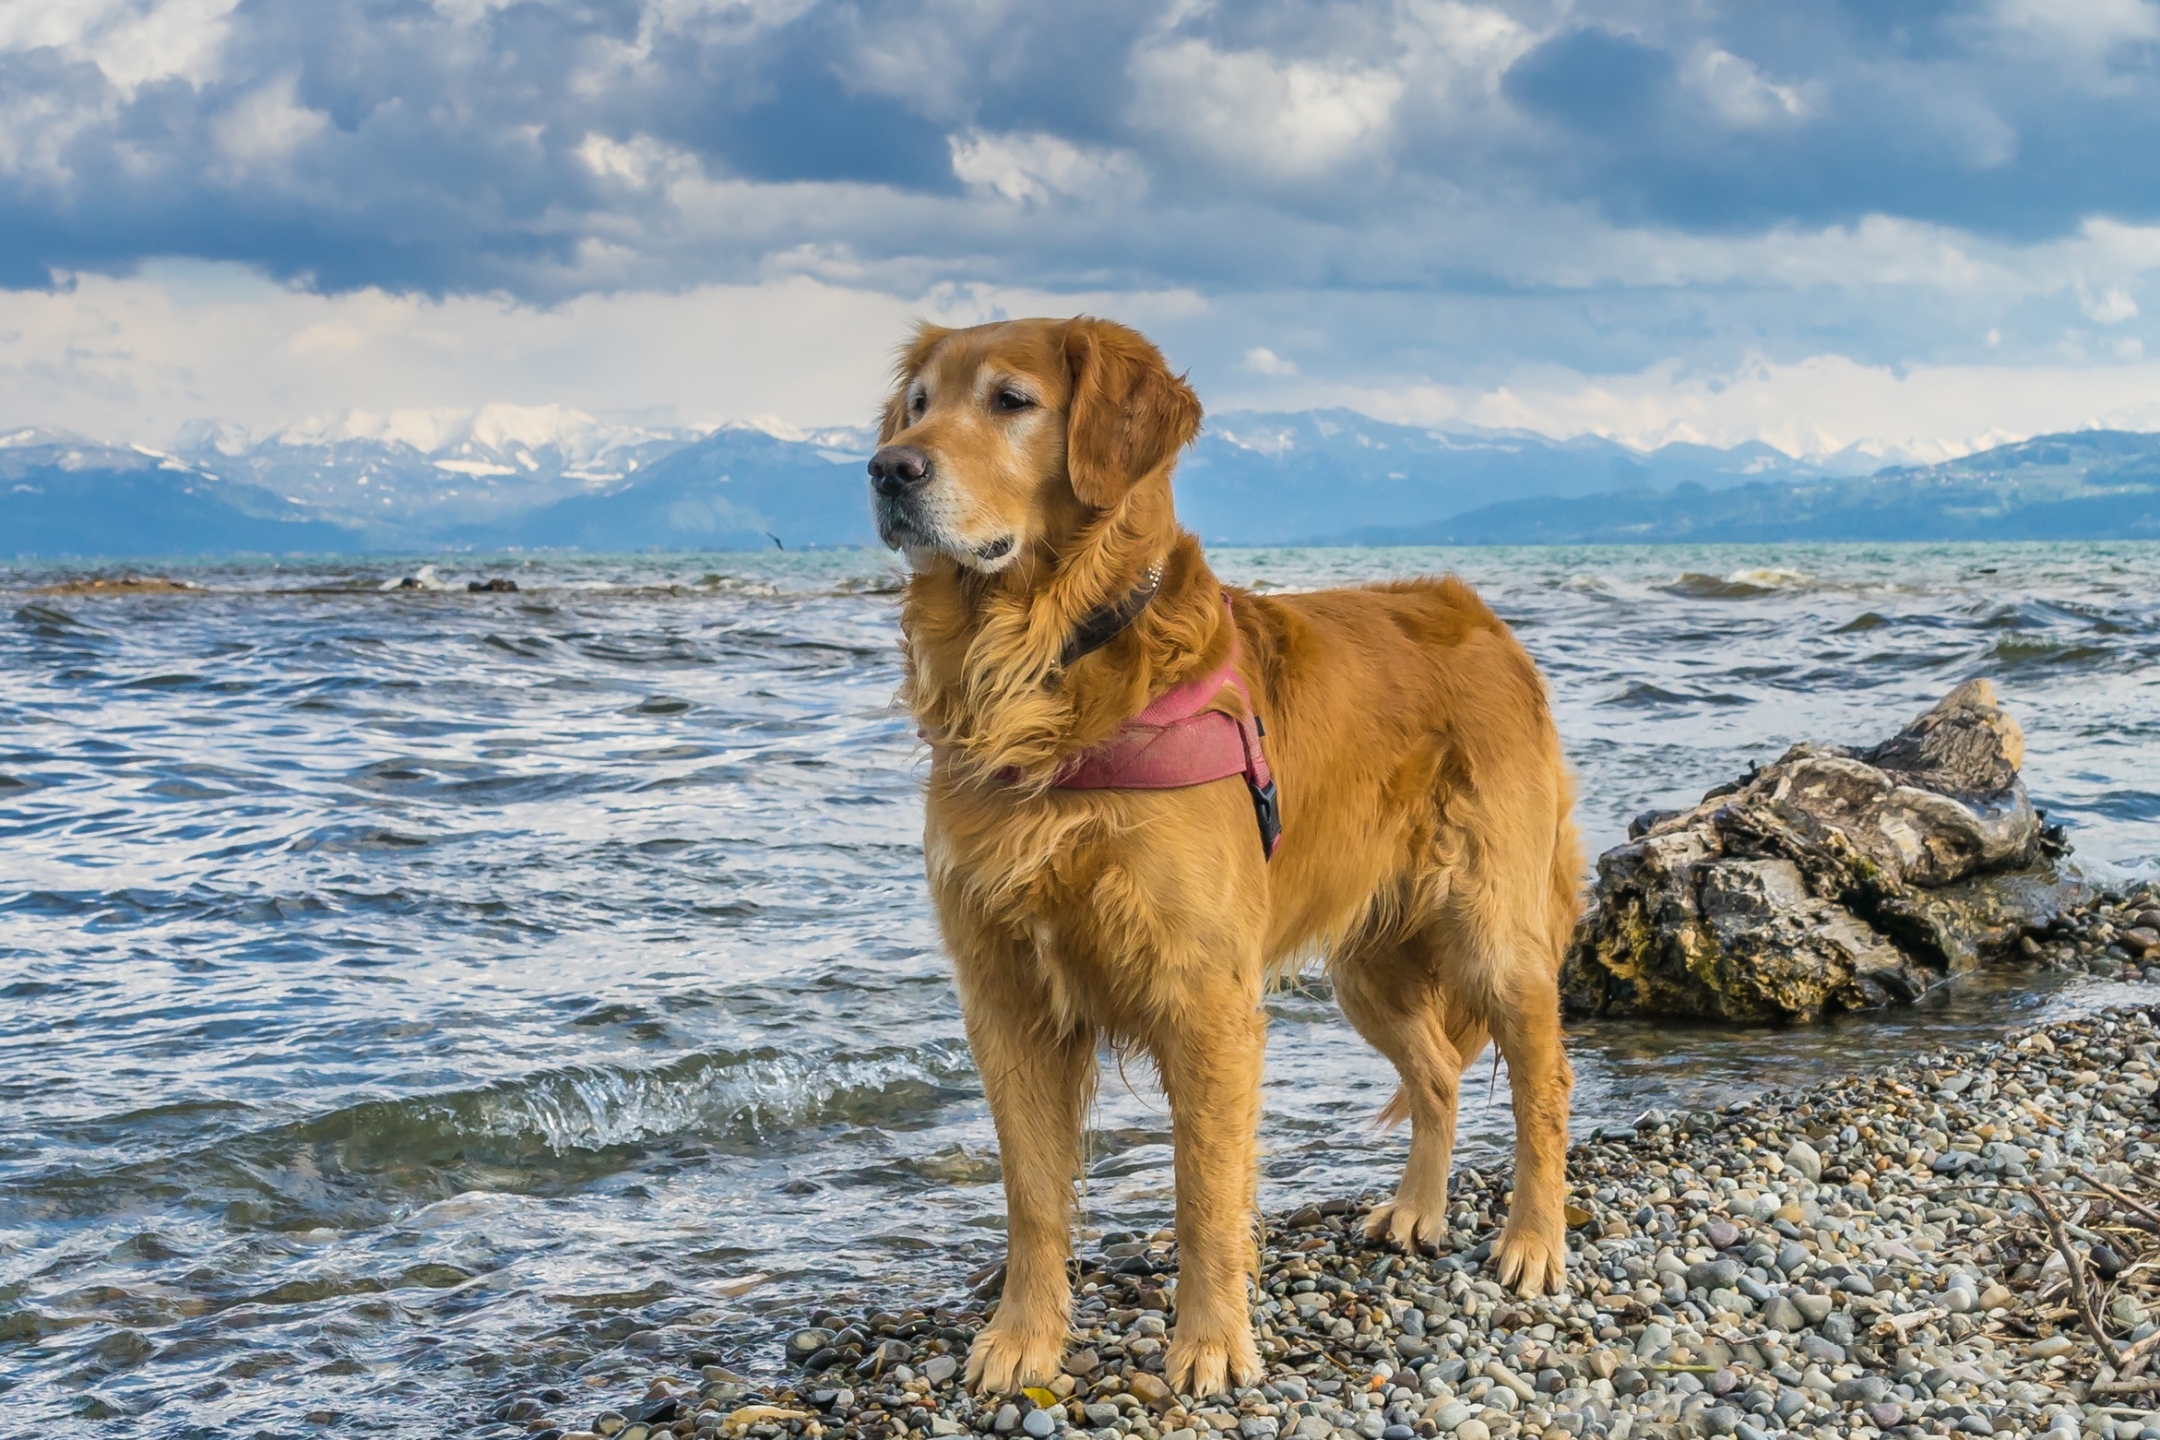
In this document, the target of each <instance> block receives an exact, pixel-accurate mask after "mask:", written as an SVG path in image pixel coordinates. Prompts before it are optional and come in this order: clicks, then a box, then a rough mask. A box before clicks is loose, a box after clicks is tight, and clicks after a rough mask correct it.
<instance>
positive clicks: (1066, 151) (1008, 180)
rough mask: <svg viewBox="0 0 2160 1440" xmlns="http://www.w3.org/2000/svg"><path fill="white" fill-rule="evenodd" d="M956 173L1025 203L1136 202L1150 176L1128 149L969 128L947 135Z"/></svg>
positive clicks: (986, 188)
mask: <svg viewBox="0 0 2160 1440" xmlns="http://www.w3.org/2000/svg"><path fill="white" fill-rule="evenodd" d="M948 143H949V144H950V145H951V146H952V168H953V174H954V175H956V176H958V177H959V178H960V179H961V180H962V181H963V182H965V183H966V184H968V185H971V186H974V187H976V188H977V189H979V190H988V191H990V192H992V193H994V194H997V195H1002V196H1003V197H1004V198H1005V199H1007V200H1010V201H1013V202H1014V203H1015V204H1021V205H1047V204H1049V203H1050V202H1051V201H1052V200H1055V199H1060V198H1071V199H1077V200H1086V201H1104V200H1128V201H1129V200H1136V199H1138V198H1139V197H1140V194H1141V192H1142V191H1143V190H1145V188H1146V175H1145V172H1143V171H1142V169H1141V168H1140V162H1139V159H1138V158H1137V157H1136V156H1134V155H1133V154H1132V153H1131V152H1130V151H1125V150H1107V149H1101V148H1082V147H1081V146H1078V145H1075V144H1073V143H1072V142H1071V141H1069V140H1062V139H1060V138H1058V137H1057V136H1055V135H1044V134H1032V135H997V134H992V133H989V132H987V131H982V130H970V131H967V132H966V133H964V134H959V135H953V136H950V137H948Z"/></svg>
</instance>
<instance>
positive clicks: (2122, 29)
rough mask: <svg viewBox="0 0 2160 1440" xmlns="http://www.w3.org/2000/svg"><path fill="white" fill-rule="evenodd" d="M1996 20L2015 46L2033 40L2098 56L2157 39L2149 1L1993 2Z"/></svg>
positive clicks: (2159, 10) (2158, 28)
mask: <svg viewBox="0 0 2160 1440" xmlns="http://www.w3.org/2000/svg"><path fill="white" fill-rule="evenodd" d="M1995 22H1996V24H1998V25H1999V26H2001V27H2002V28H2003V29H2004V30H2005V31H2008V32H2009V36H2010V38H2011V40H2012V42H2013V43H2026V44H2030V43H2031V42H2032V41H2034V40H2039V41H2041V42H2043V43H2047V44H2052V45H2055V46H2058V47H2060V48H2062V49H2065V50H2069V51H2072V52H2082V53H2084V54H2087V55H2095V56H2097V55H2100V54H2103V53H2105V52H2106V51H2108V50H2110V49H2112V48H2113V47H2115V46H2117V45H2120V44H2124V43H2126V42H2131V41H2137V40H2160V5H2156V4H2155V3H2153V0H1997V4H1996V6H1995Z"/></svg>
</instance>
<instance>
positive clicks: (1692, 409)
mask: <svg viewBox="0 0 2160 1440" xmlns="http://www.w3.org/2000/svg"><path fill="white" fill-rule="evenodd" d="M1314 398H1315V399H1322V400H1324V401H1325V403H1331V404H1338V405H1345V406H1348V407H1350V408H1353V409H1357V410H1362V411H1365V412H1366V413H1368V414H1372V415H1375V416H1378V417H1380V418H1382V419H1389V420H1398V421H1402V422H1405V423H1415V424H1427V425H1441V424H1446V423H1449V422H1454V423H1459V424H1471V425H1489V426H1499V427H1512V428H1519V429H1524V430H1534V431H1538V432H1540V433H1543V434H1548V435H1556V436H1566V435H1581V434H1596V435H1603V436H1606V437H1608V438H1610V439H1613V440H1617V441H1620V442H1621V443H1622V444H1626V445H1633V446H1637V447H1639V448H1643V449H1650V448H1654V447H1656V446H1659V445H1665V444H1670V443H1673V442H1676V441H1690V442H1695V443H1701V444H1711V445H1735V444H1739V443H1741V442H1742V441H1746V440H1761V441H1764V442H1766V443H1768V444H1770V445H1774V446H1776V447H1777V448H1778V449H1780V450H1783V451H1785V452H1786V453H1787V454H1789V455H1823V454H1829V453H1831V452H1834V451H1838V450H1843V449H1846V448H1847V447H1850V446H1859V447H1861V448H1862V449H1863V450H1866V451H1868V452H1870V453H1875V454H1886V455H1891V456H1911V457H1913V458H1915V459H1918V460H1921V461H1929V460H1942V459H1950V458H1953V457H1956V456H1959V455H1966V454H1970V453H1972V452H1973V451H1975V450H1980V449H1985V448H1987V447H1988V446H1990V445H1999V444H2003V443H2006V442H2008V441H2012V440H2017V439H2022V438H2024V437H2026V436H2029V435H2036V434H2043V433H2047V432H2050V431H2057V430H2078V429H2088V428H2093V427H2106V428H2111V429H2127V430H2154V429H2160V362H2152V361H2136V362H2135V363H2118V364H2113V365H1933V366H1910V367H1905V368H1903V369H1893V368H1891V367H1887V366H1873V365H1862V364H1859V363H1857V362H1855V361H1853V360H1852V359H1850V358H1848V357H1846V356H1843V355H1834V354H1825V355H1815V356H1811V357H1809V358H1807V359H1805V360H1801V361H1797V362H1794V363H1790V364H1774V363H1772V362H1769V361H1767V360H1764V359H1762V358H1761V357H1759V356H1757V357H1751V358H1750V359H1749V360H1748V361H1747V362H1746V363H1744V364H1742V365H1741V366H1739V367H1737V368H1735V369H1733V370H1730V371H1725V372H1720V373H1713V374H1702V373H1687V372H1684V371H1683V370H1682V368H1681V367H1680V366H1679V365H1678V364H1677V363H1666V364H1661V365H1656V366H1652V367H1650V368H1648V369H1646V370H1643V371H1640V372H1637V373H1635V374H1630V375H1582V374H1577V373H1573V372H1569V371H1564V370H1558V369H1547V370H1532V371H1526V372H1525V373H1523V374H1522V375H1520V376H1518V377H1517V378H1515V379H1513V380H1511V381H1510V382H1508V383H1505V384H1501V385H1497V386H1491V387H1474V386H1443V385H1412V386H1400V387H1358V386H1335V387H1329V388H1327V389H1326V391H1325V392H1324V394H1321V395H1316V396H1315V397H1314Z"/></svg>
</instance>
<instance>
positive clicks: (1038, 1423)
mask: <svg viewBox="0 0 2160 1440" xmlns="http://www.w3.org/2000/svg"><path fill="white" fill-rule="evenodd" d="M1020 1429H1021V1432H1022V1433H1023V1434H1025V1435H1027V1437H1028V1440H1050V1437H1051V1436H1052V1435H1055V1434H1056V1433H1057V1421H1056V1420H1054V1419H1052V1418H1051V1415H1050V1412H1049V1411H1048V1410H1030V1411H1028V1412H1027V1414H1025V1415H1023V1416H1021V1417H1020Z"/></svg>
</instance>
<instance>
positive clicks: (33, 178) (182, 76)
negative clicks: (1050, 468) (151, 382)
mask: <svg viewBox="0 0 2160 1440" xmlns="http://www.w3.org/2000/svg"><path fill="white" fill-rule="evenodd" d="M187 14H193V15H195V16H196V18H195V19H193V20H192V21H187V20H185V15H187ZM160 15H163V16H165V17H166V18H167V19H171V18H172V17H174V16H176V15H177V16H181V17H182V19H181V20H178V21H175V22H174V23H175V24H181V25H182V26H183V28H185V26H186V25H192V26H193V28H194V31H195V34H194V39H195V40H196V41H197V42H199V43H197V44H196V45H195V51H196V52H199V53H194V54H193V56H192V58H187V59H184V60H161V59H160V58H159V57H160V56H161V55H170V54H174V53H177V52H176V51H175V50H174V48H173V44H172V42H171V41H170V40H165V41H159V40H157V38H156V35H155V34H154V33H153V34H151V38H149V39H144V38H142V37H143V35H144V34H146V33H150V32H147V31H145V30H144V27H146V26H154V22H156V21H157V20H158V19H159V17H160ZM130 26H134V27H136V28H135V29H134V30H130V29H129V27H130ZM131 36H132V37H133V38H132V39H131V38H130V37H131ZM161 44H162V45H163V46H164V47H165V48H164V49H163V50H161V49H160V48H159V46H160V45H161ZM181 48H182V49H185V48H186V47H181ZM146 55H148V56H149V57H150V58H148V59H145V58H144V57H145V56H146ZM0 213H5V214H6V215H7V216H8V217H9V218H8V223H7V224H6V225H5V226H0V284H4V285H8V286H16V287H23V286H38V285H43V284H46V283H48V276H49V274H50V272H52V271H54V270H59V271H69V270H81V269H91V270H99V269H124V268H126V267H128V266H130V265H132V264H134V263H135V262H137V261H139V260H142V259H145V258H148V257H154V256H166V255H183V256H195V257H204V258H211V259H221V260H235V261H240V262H244V263H248V264H252V265H258V266H261V267H263V268H264V269H266V270H268V271H269V272H271V273H273V274H276V275H279V276H281V277H286V278H290V279H296V280H300V281H303V282H305V283H309V284H313V285H316V286H319V287H324V288H330V289H344V288H352V287H358V286H365V285H381V286H386V287H391V288H398V289H417V290H423V291H429V292H445V291H470V290H502V291H505V292H507V293H510V294H513V295H517V296H519V297H522V298H530V299H548V298H553V297H559V296H562V295H566V294H570V293H575V292H578V291H581V290H590V289H596V288H610V287H616V286H625V285H628V286H655V285H662V286H664V285H679V284H686V283H692V282H696V281H701V280H713V279H744V278H753V277H756V276H758V275H760V274H766V273H770V272H771V271H772V270H773V269H774V268H776V267H777V268H799V269H810V270H813V271H820V272H821V273H844V274H847V275H850V276H853V277H855V278H856V279H858V280H862V281H866V282H867V283H872V284H878V283H886V284H892V285H896V286H905V285H916V284H921V283H926V282H927V281H929V280H934V279H936V278H939V277H940V276H957V275H966V276H969V277H973V278H983V279H994V280H1001V281H1006V282H1010V283H1019V284H1040V285H1051V286H1073V285H1079V284H1116V285H1128V286H1135V285H1137V286H1146V285H1166V284H1167V285H1186V286H1192V287H1194V288H1198V289H1203V290H1206V289H1218V288H1268V287H1321V288H1325V287H1329V286H1396V287H1409V288H1414V289H1425V290H1463V289H1468V290H1472V291H1475V290H1478V289H1480V288H1484V289H1491V288H1494V287H1498V288H1501V289H1506V288H1508V287H1512V286H1517V285H1522V284H1532V285H1535V284H1536V283H1538V281H1537V277H1536V275H1535V274H1534V273H1529V272H1528V271H1526V270H1525V267H1524V262H1523V255H1524V244H1523V241H1522V238H1521V237H1522V236H1524V235H1525V234H1526V233H1530V232H1536V233H1538V234H1539V235H1542V236H1543V237H1544V240H1545V242H1546V243H1547V244H1548V246H1549V247H1550V248H1552V249H1553V250H1555V251H1564V250H1566V249H1567V248H1568V236H1569V235H1570V234H1571V233H1572V234H1578V235H1579V236H1580V237H1581V238H1580V248H1582V249H1585V250H1588V249H1593V248H1595V247H1596V246H1597V245H1598V244H1600V243H1602V242H1601V241H1600V240H1599V239H1598V236H1600V235H1603V234H1609V233H1610V232H1611V231H1613V230H1615V229H1621V230H1624V229H1626V228H1628V227H1650V228H1653V229H1657V230H1660V231H1666V232H1678V233H1681V234H1697V235H1706V236H1733V235H1746V234H1758V233H1766V232H1775V231H1778V230H1780V229H1781V228H1782V229H1792V228H1798V229H1807V228H1811V227H1823V226H1832V225H1850V224H1852V223H1854V222H1857V221H1859V220H1861V219H1862V218H1864V217H1867V216H1873V215H1887V216H1892V217H1902V218H1905V219H1909V220H1913V221H1920V222H1927V223H1929V224H1933V225H1939V226H1947V227H1956V228H1958V229H1961V230H1964V231H1969V232H1972V233H1974V234H1976V235H1978V236H1981V237H1996V238H2000V239H2004V240H2009V241H2015V242H2024V241H2031V240H2035V239H2043V238H2046V237H2052V236H2060V235H2064V234H2068V233H2071V232H2073V231H2075V230H2076V229H2077V227H2079V226H2080V225H2081V224H2083V223H2084V222H2086V221H2088V220H2091V219H2092V218H2094V217H2108V218H2113V219H2116V220H2122V221H2130V222H2142V221H2149V220H2151V219H2154V218H2155V217H2156V216H2160V11H2156V9H2155V7H2154V6H2153V5H2151V4H2148V3H2145V0H2086V3H2074V0H2058V3H2049V4H2042V3H2039V0H1989V3H1985V4H1962V5H1947V4H1919V3H1913V0H1872V3H1852V4H1834V3H1829V0H1816V3H1812V4H1805V3H1803V4H1791V5H1777V6H1763V5H1747V4H1734V5H1729V6H1717V5H1702V6H1690V7H1684V8H1683V7H1677V6H1671V5H1662V4H1647V3H1645V4H1639V5H1630V4H1623V3H1613V0H1607V3H1597V0H1591V3H1584V4H1576V5H1573V6H1569V7H1564V9H1563V7H1559V6H1557V5H1548V4H1533V3H1515V4H1502V5H1493V6H1482V7H1481V6H1475V5H1463V4H1449V3H1431V0H1399V3H1397V4H1394V5H1387V4H1358V5H1351V4H1335V5H1327V4H1288V3H1280V0H1264V3H1259V4H1253V5H1240V6H1221V7H1207V6H1200V7H1193V6H1177V7H1172V6H1169V5H1163V4H1154V5H1149V4H1141V3H1137V0H1122V3H1120V0H1112V3H1106V4H1100V5H1089V6H1043V5H1035V4H1023V3H1006V4H998V3H959V0H905V3H895V4H847V3H819V0H810V3H759V0H752V3H741V4H729V3H698V0H600V3H568V0H518V3H510V4H489V3H484V0H438V3H432V4H431V3H425V0H249V3H245V4H241V5H239V6H238V7H237V8H233V9H231V10H230V12H229V13H226V14H223V15H222V16H220V15H218V14H216V13H214V7H213V9H212V10H210V11H205V10H204V8H203V6H202V4H201V0H196V3H195V4H193V5H192V6H191V7H190V9H189V10H188V11H187V12H180V11H177V10H174V9H173V8H172V7H170V6H161V5H159V4H155V3H151V0H52V4H51V6H50V8H49V9H48V11H47V12H45V13H44V15H43V16H42V18H41V19H40V20H39V21H37V22H35V23H26V24H22V25H17V26H15V27H14V29H13V30H0ZM1600 227H1603V228H1602V229H1600ZM1530 248H1531V249H1532V250H1533V251H1535V249H1536V246H1534V245H1533V246H1532V247H1530ZM1530 268H1531V270H1534V268H1535V267H1534V266H1532V267H1530Z"/></svg>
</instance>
